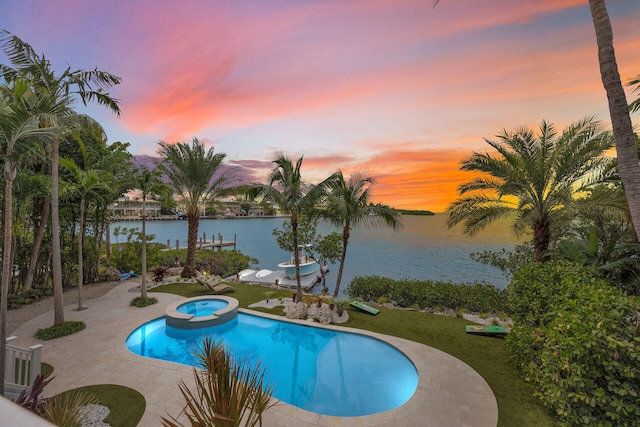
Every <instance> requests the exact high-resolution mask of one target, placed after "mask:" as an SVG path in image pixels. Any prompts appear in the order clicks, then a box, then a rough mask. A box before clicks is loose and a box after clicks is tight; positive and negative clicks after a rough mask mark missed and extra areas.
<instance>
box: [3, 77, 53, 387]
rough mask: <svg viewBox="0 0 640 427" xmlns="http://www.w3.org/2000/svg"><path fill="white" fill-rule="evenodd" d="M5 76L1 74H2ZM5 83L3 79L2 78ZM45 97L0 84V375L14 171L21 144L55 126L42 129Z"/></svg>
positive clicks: (19, 83) (17, 84)
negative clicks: (1, 182)
mask: <svg viewBox="0 0 640 427" xmlns="http://www.w3.org/2000/svg"><path fill="white" fill-rule="evenodd" d="M2 77H4V76H2ZM5 82H6V80H5ZM47 101H48V100H47V99H40V98H38V97H37V96H36V95H35V94H34V93H33V92H32V91H30V89H29V85H28V82H26V81H25V80H23V79H16V80H13V81H12V82H11V83H9V84H8V85H6V84H5V85H3V86H2V87H0V146H2V148H3V150H4V178H5V188H4V209H3V212H4V221H3V237H4V245H3V250H2V284H1V286H0V378H4V374H5V366H6V360H5V358H6V338H7V298H8V294H9V281H10V280H11V259H12V256H11V242H12V237H11V235H12V220H13V211H12V208H13V199H12V194H13V181H14V179H15V177H16V174H17V166H18V161H19V156H20V145H21V144H23V143H27V142H28V141H30V140H31V139H32V138H39V137H47V136H51V135H53V134H54V133H55V132H57V131H58V129H57V128H53V127H51V128H49V129H42V128H40V121H41V120H42V118H43V117H46V115H47V113H48V112H50V111H51V104H48V103H47ZM0 395H4V380H2V381H0Z"/></svg>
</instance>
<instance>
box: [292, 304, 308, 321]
mask: <svg viewBox="0 0 640 427" xmlns="http://www.w3.org/2000/svg"><path fill="white" fill-rule="evenodd" d="M307 310H308V309H307V304H305V303H303V302H299V303H297V304H295V305H290V306H289V307H288V309H287V319H306V318H307Z"/></svg>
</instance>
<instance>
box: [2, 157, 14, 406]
mask: <svg viewBox="0 0 640 427" xmlns="http://www.w3.org/2000/svg"><path fill="white" fill-rule="evenodd" d="M4 171H5V184H4V230H3V233H4V236H3V237H4V245H3V249H2V285H1V286H0V287H1V289H0V395H1V396H4V378H5V370H6V366H7V298H8V297H9V281H10V280H11V231H12V230H11V227H12V221H13V218H12V216H13V212H12V206H13V194H12V193H13V179H14V178H15V176H16V169H15V168H14V167H12V165H11V162H10V160H9V153H7V157H6V158H5V168H4Z"/></svg>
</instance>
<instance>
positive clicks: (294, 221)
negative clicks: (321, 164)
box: [248, 154, 305, 302]
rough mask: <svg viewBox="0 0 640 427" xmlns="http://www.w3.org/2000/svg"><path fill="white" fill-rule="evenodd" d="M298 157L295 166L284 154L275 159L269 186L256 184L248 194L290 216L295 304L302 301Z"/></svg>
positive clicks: (300, 205)
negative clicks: (294, 276)
mask: <svg viewBox="0 0 640 427" xmlns="http://www.w3.org/2000/svg"><path fill="white" fill-rule="evenodd" d="M302 159H303V157H300V158H299V159H298V160H297V161H296V163H295V165H294V164H293V162H292V161H291V159H289V158H288V157H287V156H285V155H284V154H281V155H279V156H278V158H276V159H275V160H274V161H273V163H274V167H273V169H272V170H271V174H270V175H269V184H268V185H262V184H256V185H254V186H252V187H251V189H250V190H249V192H248V194H249V196H250V197H251V198H256V197H262V198H263V199H264V200H266V201H269V202H271V203H274V204H276V205H277V206H278V207H279V208H280V209H281V210H282V211H284V212H285V213H288V214H290V215H291V219H290V221H291V233H292V235H293V258H294V264H295V268H296V285H297V288H296V289H297V293H296V302H301V301H302V286H301V284H300V251H299V241H298V238H299V236H298V215H299V214H300V211H301V209H303V203H304V201H305V194H304V191H303V190H304V184H303V182H302V176H301V174H300V168H301V166H302Z"/></svg>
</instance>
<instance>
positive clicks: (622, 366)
mask: <svg viewBox="0 0 640 427" xmlns="http://www.w3.org/2000/svg"><path fill="white" fill-rule="evenodd" d="M509 300H510V302H511V305H512V307H513V314H512V317H513V321H514V327H513V328H512V330H511V333H510V334H509V335H508V337H507V343H508V345H509V347H510V349H511V352H512V358H513V360H514V362H515V363H516V365H517V366H518V368H519V369H520V371H521V373H522V375H523V377H524V378H525V380H526V381H528V382H531V383H532V384H533V385H534V387H535V394H536V395H537V396H538V397H540V399H541V400H542V402H543V404H544V405H546V406H547V407H549V408H550V409H552V410H553V411H554V412H555V414H556V416H557V417H558V418H559V419H560V420H561V422H562V423H563V424H565V425H588V426H619V425H636V423H637V420H638V418H639V417H640V401H639V400H638V393H639V390H638V372H640V337H639V336H638V325H639V324H640V317H639V313H640V303H639V302H638V301H637V299H634V298H632V297H631V298H630V297H628V296H626V295H624V294H623V293H622V292H621V291H620V290H618V289H616V288H614V287H613V286H611V285H609V284H607V283H606V282H605V281H604V280H602V279H600V278H598V277H597V274H596V272H595V270H594V269H593V268H589V267H584V266H581V265H577V264H573V263H569V262H566V261H553V262H548V263H544V264H532V265H529V266H524V267H523V268H522V269H521V270H520V272H518V273H517V274H516V275H515V276H514V279H513V281H512V283H511V284H510V285H509Z"/></svg>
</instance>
